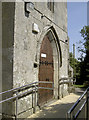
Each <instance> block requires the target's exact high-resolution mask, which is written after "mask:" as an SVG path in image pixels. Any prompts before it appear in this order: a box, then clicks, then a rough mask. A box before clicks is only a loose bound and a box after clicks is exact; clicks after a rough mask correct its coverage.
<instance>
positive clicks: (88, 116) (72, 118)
mask: <svg viewBox="0 0 89 120" xmlns="http://www.w3.org/2000/svg"><path fill="white" fill-rule="evenodd" d="M88 92H89V87H88V88H87V89H86V90H85V91H84V93H83V94H82V95H81V96H80V98H79V99H78V100H77V101H76V102H75V104H74V105H73V106H72V107H71V108H70V110H69V111H68V112H67V115H66V118H67V119H68V120H77V119H78V117H79V115H80V113H81V112H82V110H83V108H84V106H85V116H83V117H84V119H85V120H89V113H88V112H89V108H88V107H89V105H88V104H89V103H88V102H89V101H88V99H89V95H88ZM84 97H85V100H83V99H84ZM82 100H83V103H82V104H81V106H80V107H78V108H77V110H75V109H76V107H77V106H78V105H79V103H80V102H81V101H82ZM74 110H75V113H74ZM80 118H81V116H80Z"/></svg>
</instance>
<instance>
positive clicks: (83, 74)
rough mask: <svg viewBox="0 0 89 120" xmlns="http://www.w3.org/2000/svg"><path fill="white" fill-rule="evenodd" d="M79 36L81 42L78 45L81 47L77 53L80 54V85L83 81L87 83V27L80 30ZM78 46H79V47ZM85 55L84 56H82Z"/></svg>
mask: <svg viewBox="0 0 89 120" xmlns="http://www.w3.org/2000/svg"><path fill="white" fill-rule="evenodd" d="M80 33H81V36H82V37H83V40H82V41H81V42H80V44H81V45H82V46H83V47H82V48H81V47H79V52H80V53H81V57H80V58H79V59H80V65H79V66H80V79H79V82H80V83H84V82H85V81H89V26H84V27H83V29H81V32H80ZM81 45H80V46H81ZM84 54H85V55H84Z"/></svg>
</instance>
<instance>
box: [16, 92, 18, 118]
mask: <svg viewBox="0 0 89 120" xmlns="http://www.w3.org/2000/svg"><path fill="white" fill-rule="evenodd" d="M16 96H17V98H16V120H17V116H18V91H17V92H16Z"/></svg>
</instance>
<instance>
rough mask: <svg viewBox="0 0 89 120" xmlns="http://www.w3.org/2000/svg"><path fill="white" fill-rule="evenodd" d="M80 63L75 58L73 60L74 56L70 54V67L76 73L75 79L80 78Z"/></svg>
mask: <svg viewBox="0 0 89 120" xmlns="http://www.w3.org/2000/svg"><path fill="white" fill-rule="evenodd" d="M79 63H80V62H79V61H78V60H77V59H75V58H73V54H72V53H70V66H71V67H72V68H73V71H74V78H78V76H79V75H80V67H79Z"/></svg>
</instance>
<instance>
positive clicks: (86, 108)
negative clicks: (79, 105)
mask: <svg viewBox="0 0 89 120" xmlns="http://www.w3.org/2000/svg"><path fill="white" fill-rule="evenodd" d="M86 120H88V91H87V93H86Z"/></svg>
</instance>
